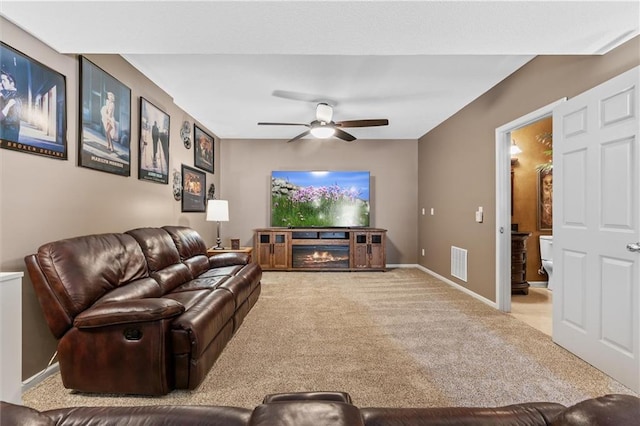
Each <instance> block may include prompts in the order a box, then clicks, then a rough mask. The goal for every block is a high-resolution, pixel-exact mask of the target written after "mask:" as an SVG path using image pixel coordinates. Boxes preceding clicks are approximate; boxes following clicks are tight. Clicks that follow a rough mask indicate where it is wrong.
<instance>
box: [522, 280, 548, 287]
mask: <svg viewBox="0 0 640 426" xmlns="http://www.w3.org/2000/svg"><path fill="white" fill-rule="evenodd" d="M527 282H528V283H529V285H530V286H531V287H536V288H547V287H548V285H549V283H548V281H527Z"/></svg>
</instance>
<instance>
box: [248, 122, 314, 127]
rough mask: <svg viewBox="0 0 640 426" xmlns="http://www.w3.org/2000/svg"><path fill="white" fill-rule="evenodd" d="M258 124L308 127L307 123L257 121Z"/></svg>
mask: <svg viewBox="0 0 640 426" xmlns="http://www.w3.org/2000/svg"><path fill="white" fill-rule="evenodd" d="M258 126H306V127H309V125H308V124H307V123H264V122H260V123H258Z"/></svg>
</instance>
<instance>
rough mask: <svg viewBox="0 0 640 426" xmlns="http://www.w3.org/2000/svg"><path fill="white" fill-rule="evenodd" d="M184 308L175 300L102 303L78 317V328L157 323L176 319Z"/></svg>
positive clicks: (74, 323)
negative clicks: (157, 321)
mask: <svg viewBox="0 0 640 426" xmlns="http://www.w3.org/2000/svg"><path fill="white" fill-rule="evenodd" d="M183 312H184V306H183V305H182V304H180V303H179V302H177V301H175V300H173V299H163V298H149V299H137V300H125V301H119V302H108V303H102V304H99V305H96V306H92V307H91V308H89V309H87V310H86V311H84V312H82V313H80V314H79V315H78V316H76V318H75V320H74V321H73V325H74V326H75V327H77V328H80V329H84V328H97V327H105V326H110V325H118V324H131V323H138V322H148V321H156V320H161V319H166V318H171V317H175V316H177V315H180V314H181V313H183Z"/></svg>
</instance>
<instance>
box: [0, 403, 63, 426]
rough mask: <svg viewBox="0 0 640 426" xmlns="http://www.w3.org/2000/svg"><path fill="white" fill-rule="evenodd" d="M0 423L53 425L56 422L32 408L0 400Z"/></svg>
mask: <svg viewBox="0 0 640 426" xmlns="http://www.w3.org/2000/svg"><path fill="white" fill-rule="evenodd" d="M0 425H7V426H12V425H27V426H55V425H56V422H55V421H53V419H51V417H49V416H47V415H46V414H44V413H40V412H39V411H37V410H34V409H33V408H29V407H25V406H23V405H16V404H11V403H9V402H5V401H0Z"/></svg>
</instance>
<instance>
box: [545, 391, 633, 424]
mask: <svg viewBox="0 0 640 426" xmlns="http://www.w3.org/2000/svg"><path fill="white" fill-rule="evenodd" d="M638 422H640V399H638V398H637V397H635V396H631V395H622V394H617V395H604V396H601V397H598V398H593V399H587V400H585V401H582V402H579V403H577V404H576V405H573V406H571V407H569V408H567V409H566V410H564V411H563V412H562V413H560V415H558V416H557V417H556V418H555V419H554V420H553V421H552V422H551V425H552V426H565V425H566V426H590V425H598V426H620V425H637V424H638Z"/></svg>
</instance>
